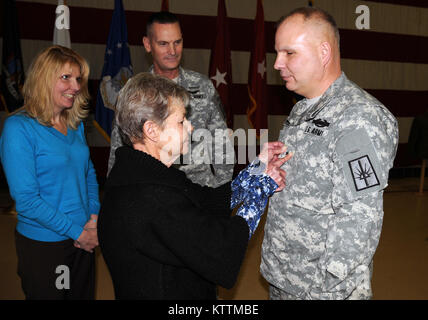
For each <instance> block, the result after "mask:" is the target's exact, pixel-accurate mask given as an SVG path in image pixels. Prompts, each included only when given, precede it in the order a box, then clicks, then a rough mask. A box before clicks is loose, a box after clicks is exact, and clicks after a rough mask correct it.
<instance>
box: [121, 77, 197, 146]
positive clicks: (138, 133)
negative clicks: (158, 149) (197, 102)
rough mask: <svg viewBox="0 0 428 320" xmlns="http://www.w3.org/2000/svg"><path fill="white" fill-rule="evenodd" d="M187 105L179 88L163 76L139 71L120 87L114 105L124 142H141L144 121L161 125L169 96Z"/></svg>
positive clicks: (165, 114) (181, 88)
mask: <svg viewBox="0 0 428 320" xmlns="http://www.w3.org/2000/svg"><path fill="white" fill-rule="evenodd" d="M171 98H175V99H179V100H181V101H182V102H183V104H184V106H187V105H188V104H189V94H188V92H187V91H186V89H184V88H183V87H181V86H179V85H178V84H176V83H175V82H174V81H172V80H169V79H167V78H165V77H162V76H158V75H155V74H151V73H146V72H141V73H138V74H136V75H135V76H133V77H132V78H130V79H129V80H128V82H127V83H126V84H125V86H124V87H123V88H122V89H121V90H120V92H119V96H118V98H117V104H116V123H117V125H118V126H119V132H120V133H121V135H122V138H124V142H125V143H128V144H129V143H136V142H141V143H144V133H143V126H144V123H145V122H146V121H148V120H150V121H153V122H155V123H157V124H158V125H160V126H161V127H163V124H164V121H165V119H166V118H168V116H169V115H170V108H169V103H170V99H171Z"/></svg>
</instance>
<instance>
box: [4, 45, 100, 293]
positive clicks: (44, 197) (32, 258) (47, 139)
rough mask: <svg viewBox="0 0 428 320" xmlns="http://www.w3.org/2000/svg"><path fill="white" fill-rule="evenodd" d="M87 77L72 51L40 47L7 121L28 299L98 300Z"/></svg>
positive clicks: (8, 167)
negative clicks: (87, 133) (21, 96)
mask: <svg viewBox="0 0 428 320" xmlns="http://www.w3.org/2000/svg"><path fill="white" fill-rule="evenodd" d="M88 75H89V67H88V64H87V62H86V61H85V59H84V58H82V57H81V56H80V55H79V54H77V53H76V52H74V51H73V50H71V49H68V48H64V47H61V46H51V47H49V48H46V49H45V50H43V51H42V52H41V53H40V54H39V55H38V56H37V57H36V58H35V60H34V61H33V63H32V65H31V67H30V70H29V73H28V77H27V80H26V82H25V84H24V88H23V94H24V106H23V107H22V108H21V109H20V110H18V111H17V112H15V113H14V114H13V115H11V116H10V117H8V118H7V120H6V121H5V125H4V128H3V132H2V135H1V138H0V158H1V162H2V165H3V169H4V172H5V175H6V178H7V182H8V184H9V191H10V194H11V196H12V198H13V199H14V200H15V203H16V211H17V212H18V223H17V226H16V232H15V240H16V250H17V256H18V275H19V276H20V277H21V283H22V288H23V291H24V293H25V296H26V298H27V299H93V298H94V287H95V286H94V280H95V265H94V263H95V259H94V253H93V249H94V248H95V247H96V246H97V245H98V236H97V229H96V228H97V216H98V211H99V207H100V204H99V198H98V183H97V180H96V174H95V170H94V167H93V164H92V162H91V160H90V156H89V148H88V146H87V143H86V139H85V134H84V127H83V123H82V119H84V118H85V117H86V116H87V113H88V109H85V108H84V107H85V105H86V103H87V100H88V98H89V94H88V88H87V82H88Z"/></svg>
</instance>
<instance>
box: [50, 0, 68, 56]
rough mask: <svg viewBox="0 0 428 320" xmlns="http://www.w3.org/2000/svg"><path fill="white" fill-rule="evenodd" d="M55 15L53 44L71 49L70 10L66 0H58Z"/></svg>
mask: <svg viewBox="0 0 428 320" xmlns="http://www.w3.org/2000/svg"><path fill="white" fill-rule="evenodd" d="M55 14H56V18H55V25H54V35H53V44H55V45H59V46H63V47H67V48H71V40H70V9H69V7H68V6H67V5H66V3H65V1H64V0H58V5H57V7H56V9H55Z"/></svg>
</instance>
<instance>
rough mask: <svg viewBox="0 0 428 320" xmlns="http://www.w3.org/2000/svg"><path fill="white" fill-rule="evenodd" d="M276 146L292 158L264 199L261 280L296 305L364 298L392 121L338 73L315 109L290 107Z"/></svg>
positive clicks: (392, 142)
mask: <svg viewBox="0 0 428 320" xmlns="http://www.w3.org/2000/svg"><path fill="white" fill-rule="evenodd" d="M279 140H280V141H282V142H284V143H285V145H286V146H288V151H292V152H294V155H293V157H292V158H291V159H290V160H289V161H288V162H286V163H285V164H284V165H283V169H284V170H285V171H286V172H287V185H286V188H285V189H284V190H283V191H282V192H279V193H276V194H275V195H274V196H273V197H272V198H271V200H270V204H269V212H268V216H267V220H266V225H265V237H264V240H263V249H262V262H261V273H262V275H263V276H264V277H265V279H266V280H267V281H268V282H269V283H271V284H272V285H273V286H274V287H276V288H278V289H280V290H282V291H283V292H285V293H286V294H288V295H290V296H293V297H295V298H296V299H369V298H371V295H372V293H371V285H370V279H371V264H372V260H373V256H374V253H375V251H376V248H377V245H378V242H379V237H380V233H381V228H382V220H383V190H384V189H385V188H386V186H387V181H388V172H389V169H390V168H391V167H392V166H393V161H394V158H395V154H396V150H397V143H398V127H397V121H396V119H395V118H394V116H393V115H392V114H391V113H390V112H389V111H388V110H387V109H386V108H385V107H384V106H383V105H382V104H381V103H380V102H379V101H377V100H376V99H375V98H374V97H372V96H371V95H369V94H368V93H367V92H365V91H364V90H362V89H361V88H359V87H358V86H357V85H356V84H354V83H353V82H351V81H350V80H348V79H347V77H346V76H345V74H344V73H342V75H341V76H340V77H339V78H338V79H337V80H336V81H335V82H334V83H333V84H332V85H331V86H330V87H329V88H328V89H327V91H326V92H325V93H324V94H323V95H322V96H321V98H320V99H319V100H318V102H316V103H315V104H314V105H311V106H308V105H307V99H303V100H302V101H299V102H298V103H297V104H296V105H295V106H294V107H293V110H292V111H291V113H290V115H289V117H288V119H287V121H286V122H285V124H284V127H283V129H282V130H281V132H280V137H279Z"/></svg>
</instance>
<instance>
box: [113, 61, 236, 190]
mask: <svg viewBox="0 0 428 320" xmlns="http://www.w3.org/2000/svg"><path fill="white" fill-rule="evenodd" d="M149 71H150V72H152V71H153V67H151V69H150V70H149ZM177 83H178V84H179V85H180V86H182V87H184V88H185V89H186V90H187V91H188V92H189V94H190V106H189V107H190V108H189V109H190V110H189V114H188V116H187V119H188V120H189V121H190V122H191V124H192V126H193V128H194V135H193V139H192V143H191V148H190V151H189V154H188V155H187V156H184V158H182V159H181V163H184V164H182V165H179V166H178V168H179V169H180V170H182V171H183V172H185V173H186V176H187V178H189V179H190V180H191V181H192V182H193V183H198V184H200V185H203V186H209V187H217V186H220V185H222V184H224V183H226V182H229V181H231V180H232V175H233V167H234V164H233V159H234V151H233V146H232V144H231V142H230V139H228V138H226V137H225V139H222V141H223V143H215V133H216V130H217V131H222V132H224V131H225V130H226V129H227V126H226V122H225V119H224V114H223V107H222V104H221V100H220V97H219V95H218V93H217V91H216V90H215V88H214V86H213V84H212V82H211V80H210V79H208V78H207V77H206V76H204V75H202V74H200V73H198V72H195V71H191V70H187V69H183V68H181V67H180V70H179V77H178V81H177ZM198 129H205V130H202V131H201V130H200V131H199V132H200V133H201V134H199V135H198V134H195V133H197V132H198ZM224 135H226V133H225V132H224ZM226 144H228V146H227V147H226ZM122 145H123V142H122V139H121V137H120V134H119V130H118V127H117V125H116V123H114V124H113V129H112V133H111V143H110V158H109V163H108V171H109V172H110V170H111V168H112V167H113V164H114V160H115V151H116V149H117V148H118V147H120V146H122ZM226 152H229V153H230V154H229V155H228V156H226ZM216 155H217V159H218V158H219V157H218V155H223V156H222V158H223V161H222V163H216V161H215V157H216ZM190 157H191V158H190ZM226 158H227V159H229V160H230V159H232V161H229V162H227V163H229V164H226V160H227V159H226ZM178 161H180V160H178Z"/></svg>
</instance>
